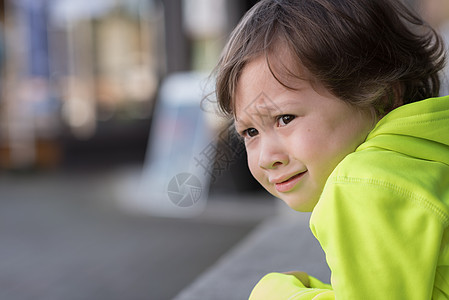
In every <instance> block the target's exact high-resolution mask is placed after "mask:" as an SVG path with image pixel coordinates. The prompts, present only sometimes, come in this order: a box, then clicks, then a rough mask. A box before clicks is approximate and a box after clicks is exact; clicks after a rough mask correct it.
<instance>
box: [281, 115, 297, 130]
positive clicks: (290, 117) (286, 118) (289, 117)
mask: <svg viewBox="0 0 449 300" xmlns="http://www.w3.org/2000/svg"><path fill="white" fill-rule="evenodd" d="M293 119H295V116H294V115H282V116H280V117H278V120H277V122H278V126H281V127H282V126H285V125H287V124H288V123H290V122H291V121H293Z"/></svg>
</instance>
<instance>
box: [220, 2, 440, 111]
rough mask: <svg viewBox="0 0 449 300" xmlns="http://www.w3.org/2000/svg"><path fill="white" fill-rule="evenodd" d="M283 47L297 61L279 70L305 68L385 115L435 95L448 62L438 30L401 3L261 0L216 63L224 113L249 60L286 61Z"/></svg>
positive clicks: (352, 100) (353, 101)
mask: <svg viewBox="0 0 449 300" xmlns="http://www.w3.org/2000/svg"><path fill="white" fill-rule="evenodd" d="M279 47H287V48H286V49H287V51H288V53H289V56H291V58H292V59H293V61H294V62H296V66H287V64H282V70H281V72H280V73H283V74H284V75H287V76H296V78H301V76H302V75H303V74H304V73H303V72H299V71H298V70H305V71H306V72H307V74H310V75H311V78H312V79H313V80H316V81H317V82H320V83H321V84H322V85H324V87H326V88H327V89H328V90H329V91H330V92H331V93H333V94H334V95H335V96H337V97H338V98H339V99H341V100H343V101H346V102H348V103H350V104H353V105H355V106H357V107H362V108H363V107H374V108H375V109H376V112H377V113H378V114H379V115H383V114H385V113H387V112H388V111H390V110H392V109H394V108H395V107H397V106H399V105H403V104H406V103H411V102H415V101H419V100H422V99H426V98H430V97H435V96H437V95H438V92H439V88H440V80H439V77H438V73H439V71H440V70H441V69H442V68H443V66H444V62H445V52H444V45H443V43H442V41H441V39H440V37H439V36H438V34H437V33H436V32H435V30H433V29H432V28H431V27H430V26H428V25H427V24H426V23H425V22H423V21H422V20H421V18H419V17H418V16H417V15H416V14H415V13H413V12H412V11H411V10H410V9H408V8H407V7H406V6H405V5H404V4H402V3H401V2H399V0H277V1H275V0H262V1H260V2H258V3H257V4H256V5H255V6H253V7H252V8H251V9H250V10H249V11H248V12H247V13H246V15H245V16H244V17H243V18H242V20H241V21H240V23H239V24H238V25H237V27H236V28H235V29H234V31H233V32H232V34H231V37H230V39H229V41H228V43H227V45H226V47H225V49H224V52H223V54H222V56H221V58H220V60H219V63H218V65H217V67H216V68H215V72H214V74H215V80H216V86H215V94H216V97H217V101H218V104H219V107H220V109H221V110H222V111H223V112H224V113H226V114H228V115H232V114H234V113H235V112H234V103H233V98H234V95H235V90H236V86H237V84H238V80H239V76H240V74H241V72H242V70H243V68H244V67H245V65H246V64H247V63H248V62H249V61H251V60H252V59H254V58H256V57H259V56H261V55H264V56H265V57H266V60H267V63H268V65H269V66H270V65H272V64H270V60H272V61H274V60H277V61H283V60H284V58H283V57H279V55H278V53H277V52H279V51H278V50H279V49H280V48H279ZM270 69H271V67H270ZM271 70H272V69H271ZM300 73H302V74H300ZM272 74H273V76H275V78H276V79H277V80H278V81H279V82H280V83H281V84H283V85H284V86H286V87H289V86H288V85H287V84H285V81H283V80H281V78H282V76H277V75H276V74H279V72H276V74H275V72H273V70H272ZM289 88H293V87H289Z"/></svg>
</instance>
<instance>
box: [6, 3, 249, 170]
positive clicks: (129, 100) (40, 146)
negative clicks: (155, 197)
mask: <svg viewBox="0 0 449 300" xmlns="http://www.w3.org/2000/svg"><path fill="white" fill-rule="evenodd" d="M254 2H256V1H237V0H232V1H225V0H214V1H212V0H164V1H163V0H160V1H157V0H96V1H88V0H0V69H1V74H0V76H1V80H0V169H22V168H34V167H39V168H49V167H59V166H66V165H89V164H97V163H102V162H104V163H107V164H110V163H113V162H120V161H133V160H134V161H140V160H143V158H144V156H145V150H146V145H147V141H148V134H149V128H150V124H151V117H152V112H153V107H154V104H155V101H156V99H157V95H158V89H159V86H160V83H161V81H162V80H163V78H164V77H165V76H166V75H167V74H170V73H173V72H178V71H186V70H193V69H195V70H197V69H201V70H206V71H208V70H211V69H212V67H213V65H214V64H215V63H216V60H217V59H218V56H219V53H220V51H221V49H222V47H223V45H224V43H225V41H226V39H227V37H228V34H229V32H230V30H231V29H232V27H233V26H234V25H235V23H236V22H237V21H238V20H239V18H240V17H241V16H242V14H243V13H244V12H245V11H246V10H247V9H248V8H249V7H251V6H252V5H253V4H254Z"/></svg>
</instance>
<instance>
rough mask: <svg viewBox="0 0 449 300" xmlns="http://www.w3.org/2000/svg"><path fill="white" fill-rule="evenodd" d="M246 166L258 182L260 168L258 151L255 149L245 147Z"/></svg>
mask: <svg viewBox="0 0 449 300" xmlns="http://www.w3.org/2000/svg"><path fill="white" fill-rule="evenodd" d="M246 155H247V162H248V168H249V171H250V172H251V174H252V175H253V177H254V178H255V179H256V180H257V181H259V182H260V179H261V169H260V168H259V159H258V157H259V156H258V153H257V151H255V149H248V148H247V149H246Z"/></svg>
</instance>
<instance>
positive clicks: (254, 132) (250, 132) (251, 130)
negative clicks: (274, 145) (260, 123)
mask: <svg viewBox="0 0 449 300" xmlns="http://www.w3.org/2000/svg"><path fill="white" fill-rule="evenodd" d="M258 134H259V131H257V129H256V128H248V129H246V130H244V131H243V133H242V135H243V137H255V136H256V135H258Z"/></svg>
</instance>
